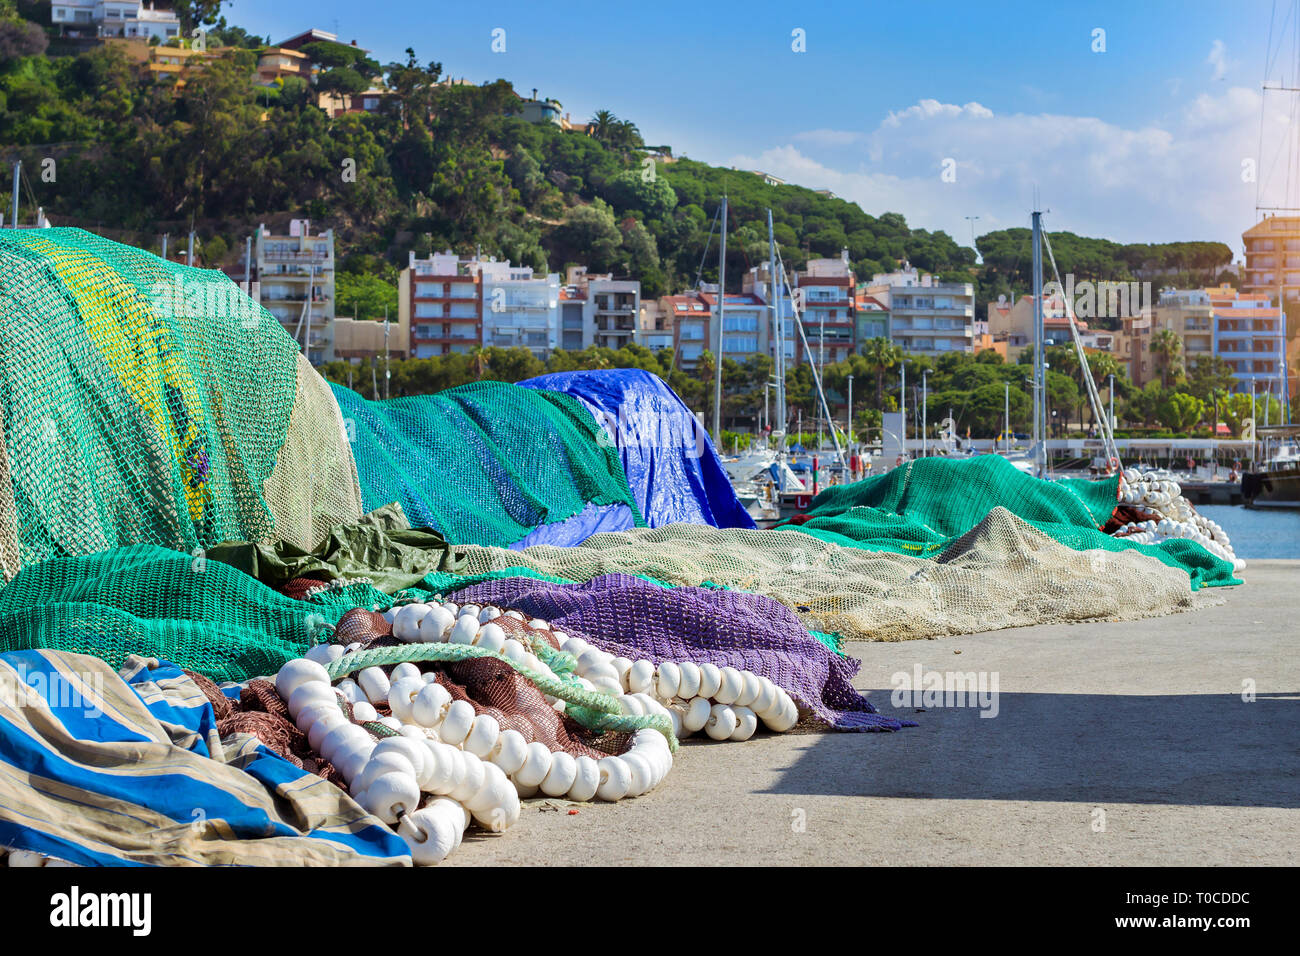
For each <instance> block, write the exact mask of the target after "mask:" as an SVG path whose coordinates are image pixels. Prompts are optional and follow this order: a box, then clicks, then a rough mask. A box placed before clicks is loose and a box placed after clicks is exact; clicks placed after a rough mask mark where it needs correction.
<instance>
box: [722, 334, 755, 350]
mask: <svg viewBox="0 0 1300 956" xmlns="http://www.w3.org/2000/svg"><path fill="white" fill-rule="evenodd" d="M722 351H724V352H745V353H749V352H757V351H758V336H757V335H724V336H723V337H722Z"/></svg>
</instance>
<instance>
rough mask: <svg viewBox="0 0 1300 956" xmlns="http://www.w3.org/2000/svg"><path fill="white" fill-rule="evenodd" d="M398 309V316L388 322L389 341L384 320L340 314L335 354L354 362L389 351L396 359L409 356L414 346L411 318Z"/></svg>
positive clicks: (391, 357)
mask: <svg viewBox="0 0 1300 956" xmlns="http://www.w3.org/2000/svg"><path fill="white" fill-rule="evenodd" d="M398 312H399V314H398V317H397V318H396V319H395V320H393V321H390V322H389V323H388V335H387V341H385V336H384V323H383V321H382V320H376V319H374V318H369V317H368V318H357V319H351V318H345V317H343V316H336V317H335V319H334V357H335V358H336V359H342V360H344V361H348V362H352V363H354V364H356V363H359V362H360V361H361V360H362V359H368V358H382V357H383V355H384V354H385V351H386V352H387V355H388V357H389V358H390V359H392V360H397V359H404V358H406V357H407V350H408V349H409V348H410V346H411V327H410V325H409V324H408V321H409V317H403V316H402V315H401V314H400V313H401V310H400V309H399V310H398Z"/></svg>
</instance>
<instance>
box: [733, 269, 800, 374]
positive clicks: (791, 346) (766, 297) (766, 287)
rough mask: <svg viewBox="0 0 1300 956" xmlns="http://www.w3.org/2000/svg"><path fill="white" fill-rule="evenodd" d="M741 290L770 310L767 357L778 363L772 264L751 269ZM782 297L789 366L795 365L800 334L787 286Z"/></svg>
mask: <svg viewBox="0 0 1300 956" xmlns="http://www.w3.org/2000/svg"><path fill="white" fill-rule="evenodd" d="M741 289H742V291H744V292H747V293H750V294H752V295H754V296H757V297H758V299H760V300H761V301H762V302H763V303H764V304H765V305H766V306H767V310H768V314H767V323H768V334H767V343H768V345H767V355H768V356H769V357H771V359H772V361H773V362H774V363H775V361H776V349H775V348H773V347H772V341H773V338H772V334H771V324H772V312H771V309H772V269H771V266H770V263H768V262H767V261H766V260H764V261H763V262H761V263H759V264H758V265H756V266H754V267H753V268H751V269H750V270H749V271H748V272H747V273H745V275H744V276H743V277H742V279H741ZM782 291H783V294H782V296H781V325H782V326H784V329H783V332H784V334H783V335H782V341H783V342H784V345H785V363H786V365H787V366H790V365H793V364H795V352H796V350H795V343H796V342H797V341H798V339H799V332H798V330H797V329H796V328H795V327H794V318H793V316H794V302H792V301H791V298H790V287H789V286H788V285H787V286H786V287H785V288H784V289H783V290H782Z"/></svg>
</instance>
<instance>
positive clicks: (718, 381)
mask: <svg viewBox="0 0 1300 956" xmlns="http://www.w3.org/2000/svg"><path fill="white" fill-rule="evenodd" d="M726 302H727V197H726V195H725V194H724V195H723V197H722V243H721V245H720V246H719V248H718V333H717V335H715V336H714V337H713V340H714V342H716V343H717V346H718V350H717V352H715V353H714V355H713V446H714V447H715V448H721V447H722V446H721V444H719V443H720V442H721V440H722V321H723V316H724V315H725V314H726V311H727V306H726Z"/></svg>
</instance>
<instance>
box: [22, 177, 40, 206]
mask: <svg viewBox="0 0 1300 956" xmlns="http://www.w3.org/2000/svg"><path fill="white" fill-rule="evenodd" d="M18 177H19V178H20V179H21V180H22V181H23V185H24V186H26V187H27V199H28V201H29V202H30V203H31V204H32V215H33V216H35V215H36V210H37V209H39V208H40V203H38V202H37V201H36V193H34V192H33V191H32V181H31V178H30V177H29V176H28V175H27V174H26V173H25V172H22V171H21V170H20V171H19V173H18Z"/></svg>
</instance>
